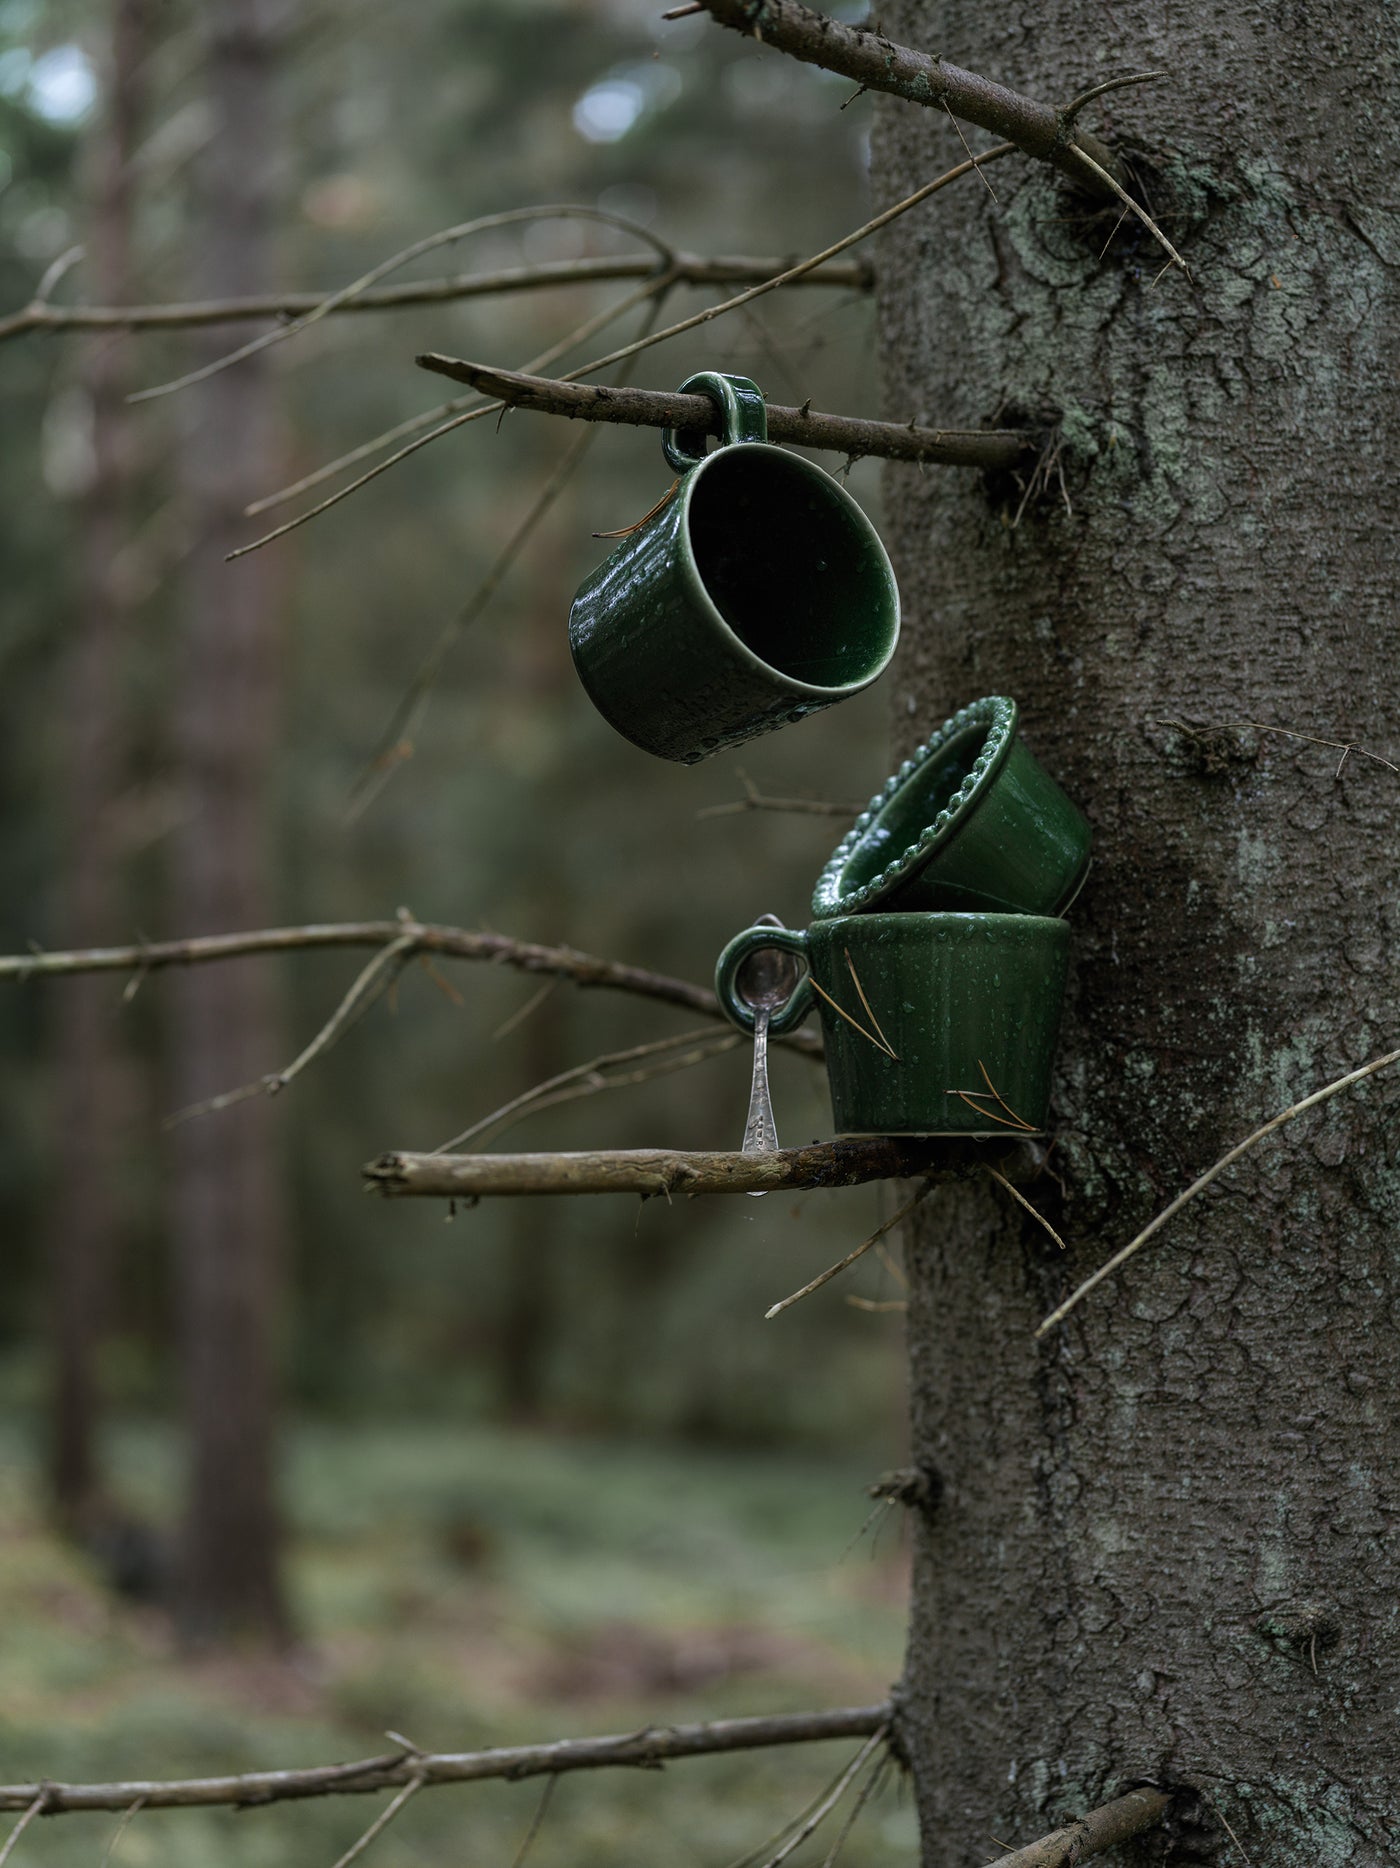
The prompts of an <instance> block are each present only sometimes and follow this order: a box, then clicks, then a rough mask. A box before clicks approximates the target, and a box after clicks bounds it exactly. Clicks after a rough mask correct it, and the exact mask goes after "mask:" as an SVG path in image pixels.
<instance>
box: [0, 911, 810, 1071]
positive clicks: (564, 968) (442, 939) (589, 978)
mask: <svg viewBox="0 0 1400 1868" xmlns="http://www.w3.org/2000/svg"><path fill="white" fill-rule="evenodd" d="M405 937H409V942H410V945H409V947H408V948H405V949H400V950H399V951H401V952H403V951H411V952H412V953H428V954H441V955H443V956H444V957H445V958H448V959H453V960H484V961H487V962H489V963H490V964H492V965H495V966H508V967H513V968H515V969H516V970H517V971H519V972H522V973H547V974H552V975H554V976H556V977H558V978H560V979H567V980H572V982H573V983H574V984H575V985H576V986H603V987H607V988H609V989H611V990H613V991H616V992H631V993H637V994H639V995H640V996H641V997H642V998H645V999H659V1000H661V1001H662V1002H663V1003H664V1004H667V1005H678V1006H682V1007H684V1008H685V1009H686V1010H687V1011H691V1012H699V1013H701V1014H703V1015H704V1016H705V1017H706V1018H714V1019H722V1018H723V1017H724V1014H723V1012H722V1011H721V1010H720V1005H719V1001H718V999H716V998H715V995H714V994H713V993H712V992H710V991H709V990H708V989H707V988H706V987H704V986H696V985H693V984H692V983H691V982H690V981H689V980H685V979H673V978H671V977H670V976H669V975H667V974H665V973H652V972H649V971H648V970H647V969H646V968H645V967H639V966H627V965H625V964H623V963H622V962H620V961H617V960H602V959H599V958H597V956H595V955H593V954H587V953H579V952H578V951H577V950H576V949H574V948H572V947H543V946H539V945H537V944H536V943H535V942H533V941H519V940H512V939H511V938H510V937H509V936H508V935H505V934H492V933H486V932H478V931H476V930H473V929H469V928H454V927H442V926H437V925H434V924H433V923H430V922H417V921H412V920H409V921H404V920H396V921H333V922H323V923H319V924H316V923H313V924H311V925H308V926H306V927H286V928H258V929H255V930H253V931H251V932H249V933H246V934H207V935H202V936H200V937H199V938H198V939H195V940H172V941H143V942H141V943H139V944H137V945H135V946H130V947H88V948H83V949H80V950H77V951H73V952H65V953H45V952H43V950H42V949H38V948H36V949H35V951H34V952H32V953H27V954H4V955H0V979H16V980H25V979H32V978H48V977H54V976H57V975H62V974H69V973H132V974H134V975H136V976H137V977H138V978H140V977H142V976H143V975H144V974H146V973H148V972H152V971H154V970H155V969H156V968H158V967H165V966H196V965H200V964H203V963H205V962H207V961H214V960H233V959H237V958H239V957H240V956H241V955H244V954H264V953H293V952H298V951H300V950H302V949H305V948H313V947H380V948H385V947H388V946H389V945H391V944H392V943H394V942H396V941H400V940H403V939H405ZM774 1042H775V1043H780V1044H787V1045H788V1046H789V1047H790V1048H791V1049H795V1050H798V1051H803V1052H806V1053H807V1054H809V1055H811V1056H819V1055H820V1053H821V1041H820V1039H819V1038H817V1037H816V1036H815V1035H814V1034H813V1033H811V1032H805V1031H797V1032H790V1033H788V1034H786V1035H785V1036H784V1037H782V1038H779V1039H775V1040H774Z"/></svg>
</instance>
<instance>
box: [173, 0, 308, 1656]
mask: <svg viewBox="0 0 1400 1868" xmlns="http://www.w3.org/2000/svg"><path fill="white" fill-rule="evenodd" d="M266 11H267V9H266V6H265V4H263V0H222V4H220V5H219V6H217V7H213V8H210V9H208V10H207V12H206V14H205V19H206V30H207V34H208V39H207V47H208V50H207V74H208V77H207V82H208V95H209V98H210V101H211V104H212V106H213V110H214V120H215V126H216V127H215V133H214V135H213V138H212V140H211V142H210V144H209V146H208V148H207V150H206V152H205V155H204V159H203V164H202V174H201V177H200V181H201V190H200V201H199V211H198V214H197V216H196V243H195V251H196V253H197V255H198V260H197V265H196V276H195V277H194V279H193V280H192V286H193V290H194V292H195V293H196V294H197V295H201V296H205V297H210V298H214V297H222V296H232V295H233V294H235V293H250V292H257V291H260V290H263V289H265V288H266V287H267V285H268V284H269V281H270V274H271V271H272V267H271V264H270V250H269V249H270V217H271V209H272V205H273V194H274V162H275V159H276V122H275V117H274V111H273V105H272V86H273V78H274V72H273V51H274V47H273V43H272V40H271V37H270V31H269V24H268V21H267V18H266ZM224 336H225V334H219V335H217V336H215V337H214V338H213V339H211V340H210V342H209V344H208V345H207V346H206V347H205V349H204V355H206V356H208V357H213V356H217V355H218V354H219V353H220V351H221V350H222V349H223V348H224V347H225V346H224ZM182 395H183V396H184V398H185V407H184V415H185V418H186V423H187V427H186V432H185V436H184V440H183V445H182V450H181V466H182V470H183V477H184V489H185V496H186V505H187V522H188V528H189V540H188V542H189V547H190V549H189V556H188V560H187V579H188V582H187V590H186V608H185V641H184V648H183V667H182V670H181V674H180V687H179V694H178V697H177V703H176V734H177V741H178V756H179V761H180V769H181V776H182V783H183V786H184V790H185V812H184V820H183V823H182V827H181V830H180V833H179V836H178V839H177V847H176V852H175V880H176V914H177V919H178V924H179V926H180V927H181V928H184V929H188V930H190V931H191V932H213V931H215V930H217V929H226V928H240V927H256V926H259V925H261V924H263V923H265V922H266V921H267V920H268V919H269V918H270V903H269V892H270V891H269V878H268V868H269V859H268V834H267V822H266V819H267V809H268V798H267V775H268V762H269V756H270V752H271V748H272V746H273V744H274V739H275V724H276V717H277V700H278V689H279V679H278V655H279V647H280V645H279V643H278V640H277V634H276V628H275V623H276V616H277V610H278V604H279V596H280V592H279V590H278V588H277V581H276V580H277V579H278V577H279V575H280V574H279V571H278V567H277V566H276V564H275V562H274V560H273V558H272V557H271V555H270V554H265V555H255V556H254V557H252V558H248V559H244V560H241V561H240V562H239V563H237V564H235V565H227V564H225V563H224V562H223V558H224V554H225V552H227V551H228V550H230V549H231V548H232V546H233V545H235V544H237V543H239V542H241V538H242V536H243V532H244V527H243V525H242V522H241V520H240V517H239V514H240V511H241V508H242V507H243V505H244V504H245V503H246V502H247V501H248V500H249V499H251V498H253V497H255V496H256V495H257V494H258V493H260V492H263V491H265V490H266V489H267V487H268V486H269V485H272V484H275V482H276V474H277V452H278V449H277V436H276V421H275V405H274V399H273V398H274V391H273V384H272V380H271V378H270V375H269V372H268V369H267V366H266V363H265V360H264V358H262V357H261V356H258V357H254V358H252V359H251V360H249V361H247V362H244V363H240V364H237V365H235V366H234V367H233V368H232V369H229V370H226V371H224V372H223V373H222V374H220V375H217V376H214V377H212V378H211V379H210V380H209V381H207V382H205V383H201V384H199V385H197V386H195V387H194V388H192V389H189V390H186V391H183V392H182ZM171 999H172V1009H173V1019H174V1029H173V1042H174V1048H175V1077H176V1089H177V1096H178V1099H179V1101H180V1102H181V1103H182V1104H188V1103H192V1102H196V1101H199V1100H200V1099H202V1098H205V1097H208V1096H210V1095H214V1094H218V1093H219V1092H221V1091H225V1090H229V1089H232V1088H234V1087H236V1086H237V1085H239V1084H242V1083H246V1082H249V1081H252V1080H254V1079H256V1078H258V1077H260V1076H262V1075H263V1074H264V1073H265V1072H267V1071H268V1070H270V1069H273V1068H275V1065H276V1063H277V1061H278V1060H279V1058H280V1052H279V1049H278V1043H277V1031H276V1021H275V1018H274V1013H273V1005H272V1002H271V996H270V983H269V980H268V976H267V972H266V969H265V968H262V967H260V966H258V965H257V964H256V963H252V964H250V965H242V964H239V965H235V966H229V967H196V968H192V969H190V971H189V972H188V973H186V974H185V975H184V976H183V977H182V978H181V979H180V980H178V981H176V982H174V984H173V988H172V994H171ZM274 1115H275V1112H274V1110H273V1109H272V1107H271V1105H270V1104H269V1102H268V1101H267V1099H266V1098H264V1097H261V1096H259V1097H254V1098H253V1099H251V1100H250V1101H247V1102H244V1103H241V1104H239V1105H237V1106H236V1107H234V1108H233V1109H231V1110H228V1111H226V1112H222V1113H220V1114H218V1115H216V1116H212V1117H208V1118H197V1119H195V1120H191V1121H187V1122H185V1123H183V1124H181V1125H180V1126H179V1127H178V1128H177V1129H176V1130H175V1132H174V1164H173V1165H174V1213H175V1228H176V1255H177V1265H178V1277H179V1284H180V1295H181V1307H182V1315H181V1330H182V1338H183V1344H184V1360H185V1369H186V1383H187V1407H188V1419H189V1426H190V1433H191V1469H190V1481H189V1496H188V1501H187V1510H186V1521H185V1534H184V1541H183V1550H182V1562H181V1590H180V1594H181V1618H182V1622H183V1626H184V1628H185V1631H186V1633H187V1634H188V1635H189V1636H190V1637H191V1638H192V1639H195V1640H214V1639H222V1638H225V1637H228V1636H230V1635H233V1634H236V1633H240V1632H252V1633H260V1634H273V1635H276V1634H279V1633H281V1632H282V1630H283V1628H284V1626H285V1617H284V1613H283V1606H282V1596H281V1588H280V1583H279V1577H278V1562H277V1551H278V1524H277V1514H276V1508H275V1504H274V1487H273V1429H274V1408H275V1395H274V1374H273V1361H274V1344H273V1332H274V1328H275V1323H276V1313H277V1302H278V1291H279V1271H280V1259H281V1246H282V1235H283V1227H284V1218H283V1211H282V1198H281V1192H280V1187H279V1182H278V1177H277V1168H276V1161H275V1138H274V1132H273V1120H274Z"/></svg>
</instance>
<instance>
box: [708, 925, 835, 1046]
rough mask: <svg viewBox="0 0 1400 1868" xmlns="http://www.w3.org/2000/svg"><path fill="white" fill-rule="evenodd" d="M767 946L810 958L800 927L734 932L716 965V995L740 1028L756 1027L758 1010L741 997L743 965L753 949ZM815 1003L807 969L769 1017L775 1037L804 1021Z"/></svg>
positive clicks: (770, 1026) (799, 956) (755, 928)
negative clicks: (740, 976) (740, 969)
mask: <svg viewBox="0 0 1400 1868" xmlns="http://www.w3.org/2000/svg"><path fill="white" fill-rule="evenodd" d="M764 947H780V948H781V949H782V950H783V952H784V953H793V954H796V955H797V957H798V959H799V960H804V961H805V960H806V958H807V936H806V934H805V933H804V932H802V931H801V930H800V929H798V928H775V927H753V928H745V929H744V931H743V933H742V934H736V935H735V936H734V938H733V940H732V941H730V943H729V945H728V946H727V947H726V948H725V950H724V952H723V953H722V954H721V955H720V957H719V960H718V962H717V964H716V966H715V996H716V997H717V998H718V1000H719V1002H720V1007H721V1009H722V1010H723V1012H724V1015H725V1017H726V1018H727V1019H729V1020H730V1022H731V1023H732V1024H735V1025H737V1026H738V1027H739V1029H740V1031H749V1032H751V1031H752V1030H753V1028H754V1010H753V1007H752V1006H751V1005H749V1004H748V1002H747V1001H746V1000H744V999H741V998H740V997H739V993H738V989H737V985H736V981H737V980H738V977H739V968H740V967H741V966H742V965H743V964H744V962H745V960H747V959H748V957H749V955H750V954H751V953H758V952H759V951H760V950H761V949H762V948H764ZM812 1005H813V993H812V979H811V975H810V974H809V973H804V974H803V975H802V977H801V979H799V980H798V982H797V984H796V985H795V986H794V987H793V989H792V991H791V993H790V994H789V995H788V997H787V999H786V1001H785V1002H784V1003H783V1004H782V1005H780V1006H779V1007H778V1008H777V1010H776V1011H774V1012H773V1013H772V1014H771V1016H770V1017H769V1020H768V1029H769V1031H770V1032H772V1034H773V1035H774V1037H778V1036H780V1035H781V1033H783V1032H785V1031H791V1030H792V1029H793V1027H794V1026H795V1025H800V1024H801V1023H802V1021H803V1019H804V1018H806V1016H807V1014H808V1013H809V1012H810V1011H811V1009H812Z"/></svg>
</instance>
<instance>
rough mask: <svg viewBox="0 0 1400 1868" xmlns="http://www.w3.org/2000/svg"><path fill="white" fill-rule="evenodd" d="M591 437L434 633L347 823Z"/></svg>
mask: <svg viewBox="0 0 1400 1868" xmlns="http://www.w3.org/2000/svg"><path fill="white" fill-rule="evenodd" d="M668 277H669V275H668ZM667 290H668V287H667V285H666V284H665V283H658V284H656V285H655V286H654V287H651V288H648V292H647V297H648V299H649V303H648V305H647V313H646V317H645V319H644V320H643V322H642V331H643V333H645V332H647V331H649V330H651V329H652V328H653V326H654V325H655V322H656V320H657V319H658V318H659V317H660V316H661V308H662V306H663V305H664V304H665V302H666V293H667ZM569 341H570V342H577V341H580V334H579V333H575V334H574V336H573V337H572V338H571V339H570V340H569ZM596 433H597V431H596V429H592V428H585V429H584V430H583V432H582V433H581V434H578V435H575V436H574V438H573V441H572V442H571V443H570V445H569V446H568V447H567V448H566V449H565V451H564V455H563V458H562V459H561V460H560V461H559V462H558V463H557V464H556V466H555V468H554V471H553V473H551V474H550V476H549V478H548V480H546V481H545V483H544V485H543V486H542V487H541V488H540V490H539V492H538V493H537V494H536V495H535V498H534V499H533V501H532V502H531V504H530V509H529V511H528V512H527V513H526V514H525V516H524V518H523V519H522V520H521V521H520V523H519V525H517V526H516V528H515V530H514V531H513V532H512V533H511V535H510V537H509V538H508V539H507V540H506V542H505V544H504V545H502V547H501V549H500V551H499V552H498V553H497V554H496V557H495V558H494V560H493V561H492V563H491V565H490V567H489V568H488V570H487V572H486V575H485V577H483V578H482V580H481V582H480V583H479V584H478V585H477V587H476V589H475V590H474V591H473V592H472V594H471V596H470V597H468V599H467V601H466V602H465V603H464V604H463V605H462V607H461V609H460V610H459V611H458V612H457V614H456V615H455V616H454V617H453V618H452V620H451V622H449V623H448V624H447V625H446V626H445V627H444V628H443V629H441V630H440V631H439V632H438V637H437V640H436V642H434V644H433V646H432V647H431V648H430V649H429V650H428V653H427V654H426V655H425V656H424V658H423V660H422V661H421V662H420V663H419V664H418V667H417V669H416V671H415V672H414V675H413V678H412V679H411V680H410V682H409V684H408V686H407V688H406V689H405V690H404V692H403V694H402V695H401V696H400V697H399V700H398V703H397V705H396V706H395V708H394V711H393V712H392V713H391V714H390V716H389V720H388V724H387V725H386V726H385V727H384V728H383V730H382V731H381V733H380V735H379V739H378V742H377V743H376V745H375V749H374V751H373V753H372V754H371V755H370V758H369V760H368V762H367V764H366V767H365V769H364V771H362V772H361V774H360V777H359V779H358V780H357V781H356V784H355V787H354V789H353V791H352V793H351V797H350V803H349V806H348V809H347V813H346V816H347V820H350V821H353V819H354V818H356V817H358V816H359V815H360V814H361V813H362V812H363V811H365V810H366V809H367V808H368V806H369V804H370V803H371V801H372V800H373V799H374V798H375V797H377V796H378V794H379V792H380V791H381V790H382V789H383V788H384V786H385V785H386V784H387V783H388V781H389V780H390V779H391V778H392V777H393V775H394V773H395V772H396V771H397V769H398V767H399V766H400V765H401V764H402V755H401V753H400V748H401V747H402V746H403V745H404V743H405V741H406V738H407V735H408V734H409V733H410V732H411V731H412V730H413V729H414V727H415V726H416V724H417V722H418V721H419V720H420V719H421V718H422V716H423V713H424V710H425V709H426V707H427V704H428V695H429V693H430V692H431V689H432V684H433V681H434V679H435V678H436V675H437V671H438V669H439V668H440V667H441V666H442V663H443V662H444V661H445V660H446V658H447V656H448V655H449V654H450V653H451V651H452V649H453V647H454V646H455V645H456V643H457V642H458V640H459V639H460V638H461V637H462V636H463V635H465V634H466V632H467V630H468V629H470V628H471V627H472V625H473V624H474V623H475V622H476V621H477V619H478V617H480V616H481V614H482V612H483V611H484V610H485V609H486V608H487V606H488V605H489V604H490V602H491V599H492V598H493V597H494V596H495V594H496V592H497V590H499V589H500V587H501V584H502V582H503V581H504V579H505V578H506V576H507V575H508V574H509V572H510V568H511V566H512V565H513V564H514V563H515V560H516V558H517V557H518V556H519V555H520V553H521V552H522V551H523V550H524V548H525V546H526V544H527V543H528V542H529V539H530V536H531V534H532V533H533V532H534V530H535V528H536V526H538V525H539V524H540V522H541V520H543V518H544V517H545V515H546V514H547V513H548V511H549V509H550V507H551V506H552V505H553V504H554V502H555V500H556V499H558V497H559V495H560V494H561V493H562V492H563V490H564V488H565V487H566V486H567V485H568V484H569V481H570V480H571V479H572V477H573V474H574V471H575V469H576V468H577V467H578V465H579V463H580V461H582V459H583V457H584V455H585V454H586V453H587V452H588V449H589V447H590V445H591V444H592V442H593V439H594V437H595V435H596Z"/></svg>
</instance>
